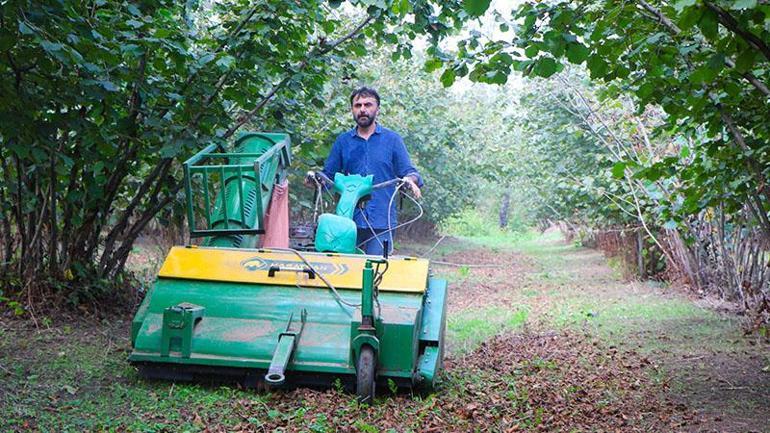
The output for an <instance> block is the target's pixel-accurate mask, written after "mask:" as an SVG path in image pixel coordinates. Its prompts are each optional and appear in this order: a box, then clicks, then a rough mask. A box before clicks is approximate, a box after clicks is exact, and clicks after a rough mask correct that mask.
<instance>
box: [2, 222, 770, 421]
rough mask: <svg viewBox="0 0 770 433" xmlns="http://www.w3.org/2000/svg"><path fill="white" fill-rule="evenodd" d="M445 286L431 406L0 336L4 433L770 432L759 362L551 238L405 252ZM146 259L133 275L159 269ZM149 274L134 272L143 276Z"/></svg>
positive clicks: (682, 303)
mask: <svg viewBox="0 0 770 433" xmlns="http://www.w3.org/2000/svg"><path fill="white" fill-rule="evenodd" d="M400 247H401V251H402V252H405V253H409V254H415V255H417V254H420V253H421V252H428V250H431V251H430V256H431V257H432V258H433V259H434V264H433V271H434V272H435V273H436V274H438V275H441V276H444V277H446V278H447V279H449V280H450V281H451V283H450V299H449V320H448V335H447V343H448V349H449V350H448V358H447V360H446V372H445V374H444V378H443V381H442V383H441V385H440V386H439V388H438V389H437V390H436V392H435V393H433V394H428V395H416V394H411V393H408V392H403V391H398V392H395V393H394V391H396V390H391V389H387V390H379V391H380V398H378V401H377V402H376V404H375V405H373V406H371V407H368V406H363V407H362V406H359V405H358V404H357V403H356V402H355V399H354V398H353V397H352V396H351V395H349V394H346V393H345V392H343V391H342V390H341V389H336V388H335V389H329V390H308V389H296V390H291V391H278V392H269V393H266V392H257V391H254V390H244V389H240V388H238V387H237V386H223V385H209V384H185V383H176V384H174V383H167V382H147V381H143V380H141V379H140V378H139V377H138V376H137V373H136V371H135V370H134V369H133V368H132V367H131V366H130V365H128V364H127V363H126V356H127V354H128V351H129V350H130V347H129V341H128V323H129V322H128V321H129V318H130V315H129V314H127V315H126V317H124V318H113V319H110V320H102V321H98V322H95V321H93V320H89V321H78V322H68V323H58V321H53V320H47V319H46V320H39V322H41V323H40V326H41V327H40V328H34V327H33V326H32V325H31V324H30V323H28V322H25V321H20V320H15V319H11V318H8V317H2V318H0V431H51V432H53V431H57V432H58V431H212V432H213V431H286V432H289V431H310V432H336V431H340V432H345V431H351V432H378V431H382V432H403V431H414V432H431V431H434V432H468V431H495V432H497V431H564V432H592V431H595V432H606V431H617V432H632V431H644V432H647V431H655V432H669V431H705V432H710V431H719V432H721V431H726V432H749V431H757V432H766V431H770V421H768V420H770V405H768V403H767V402H768V401H770V373H769V372H768V370H770V351H769V350H768V346H767V345H766V343H764V342H763V341H762V340H760V339H759V338H758V337H754V336H744V335H743V333H742V331H741V326H740V325H741V319H740V318H738V317H735V316H731V315H728V314H727V313H718V312H716V311H715V310H714V309H712V308H710V307H711V306H712V305H711V304H709V305H708V306H705V305H704V301H699V300H695V299H690V298H688V297H687V296H686V295H685V294H683V293H682V292H681V290H679V289H674V288H668V287H666V286H665V285H663V284H658V283H650V282H635V281H623V280H622V278H621V277H620V275H618V273H617V272H615V271H614V270H613V269H612V267H611V266H609V265H608V261H607V260H606V259H605V258H604V257H603V256H602V255H601V254H600V253H598V252H596V251H593V250H589V249H584V248H579V247H576V246H575V245H571V244H568V243H566V242H565V241H564V240H563V239H561V238H560V236H559V235H558V233H548V234H545V235H537V236H535V235H531V234H530V235H526V236H523V235H522V236H501V237H497V238H494V239H491V238H490V239H481V238H476V239H445V240H443V241H442V242H441V243H440V244H439V245H438V246H436V247H435V248H432V247H433V243H429V244H410V245H400ZM143 248H145V247H143V246H140V247H139V248H138V249H137V251H136V254H135V259H134V264H135V265H137V266H139V267H140V268H142V269H144V272H146V273H147V274H148V275H151V274H152V272H153V271H152V267H153V266H157V261H154V260H148V259H147V257H152V255H151V254H147V251H146V250H144V249H143ZM142 266H144V267H142Z"/></svg>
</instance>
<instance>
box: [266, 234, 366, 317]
mask: <svg viewBox="0 0 770 433" xmlns="http://www.w3.org/2000/svg"><path fill="white" fill-rule="evenodd" d="M260 249H261V250H262V251H266V252H283V253H293V254H294V255H296V256H297V257H299V259H300V260H302V263H304V264H305V265H306V266H307V267H308V268H309V269H310V270H311V271H313V273H314V274H315V275H318V278H320V279H321V281H323V282H324V284H326V286H327V287H328V288H329V289H330V290H331V291H332V293H333V294H334V297H335V298H336V299H337V302H339V303H340V304H344V305H347V306H348V307H351V308H358V307H360V306H361V304H351V303H350V302H347V301H346V300H344V299H342V296H340V294H339V293H338V292H337V289H336V288H335V287H334V286H333V285H332V283H330V282H329V280H327V279H326V277H324V276H323V274H322V273H320V272H318V270H316V268H315V267H314V266H313V265H311V264H310V262H308V261H307V259H306V258H305V256H303V255H302V254H301V253H300V252H299V251H297V250H295V249H292V248H260Z"/></svg>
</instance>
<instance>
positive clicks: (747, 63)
mask: <svg viewBox="0 0 770 433" xmlns="http://www.w3.org/2000/svg"><path fill="white" fill-rule="evenodd" d="M756 58H757V52H756V51H754V50H753V49H751V48H749V49H747V50H746V51H744V52H742V53H741V54H740V55H739V56H738V58H737V59H735V69H736V70H738V72H747V71H749V70H750V69H751V68H752V67H753V66H754V61H755V59H756Z"/></svg>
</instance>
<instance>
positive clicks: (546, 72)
mask: <svg viewBox="0 0 770 433" xmlns="http://www.w3.org/2000/svg"><path fill="white" fill-rule="evenodd" d="M556 69H557V64H556V60H554V59H553V58H552V57H541V58H539V59H537V61H536V62H535V67H534V68H533V69H532V72H533V73H535V75H538V76H540V77H543V78H548V77H550V76H551V75H553V74H555V73H556Z"/></svg>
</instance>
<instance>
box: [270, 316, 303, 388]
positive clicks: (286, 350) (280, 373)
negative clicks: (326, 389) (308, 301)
mask: <svg viewBox="0 0 770 433" xmlns="http://www.w3.org/2000/svg"><path fill="white" fill-rule="evenodd" d="M306 320H307V309H305V308H303V309H302V312H301V313H300V322H299V324H297V323H296V322H295V321H294V313H291V315H289V321H288V322H287V323H286V330H285V331H284V332H281V333H280V334H279V335H278V345H277V346H276V348H275V352H273V359H272V361H270V367H269V368H268V369H267V374H266V375H265V381H266V382H267V384H268V385H271V386H278V385H283V384H284V382H286V375H285V374H284V373H285V372H286V367H287V366H288V365H289V361H290V360H291V356H292V355H293V354H294V349H296V348H297V343H298V342H299V337H300V335H301V334H302V330H303V329H304V328H305V321H306Z"/></svg>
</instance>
